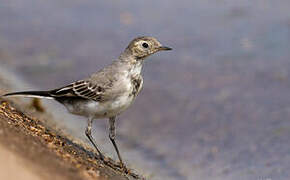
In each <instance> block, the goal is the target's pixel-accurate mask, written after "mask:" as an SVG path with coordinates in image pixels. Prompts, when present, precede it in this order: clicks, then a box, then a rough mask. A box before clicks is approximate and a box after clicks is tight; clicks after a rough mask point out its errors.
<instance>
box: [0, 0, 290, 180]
mask: <svg viewBox="0 0 290 180" xmlns="http://www.w3.org/2000/svg"><path fill="white" fill-rule="evenodd" d="M289 7H290V1H288V0H278V1H271V0H254V1H253V0H237V1H230V0H212V1H208V0H195V1H187V0H180V1H172V2H169V1H166V0H159V1H154V0H147V1H129V0H123V1H117V0H100V1H93V0H50V1H39V0H38V1H37V0H25V1H22V0H9V1H6V0H0V22H1V23H0V66H2V67H5V69H6V70H8V71H10V72H13V73H16V74H17V75H18V76H19V79H21V81H24V82H26V83H27V84H29V85H28V86H26V87H21V88H19V89H22V90H31V89H32V88H34V89H35V88H37V89H39V90H45V89H50V88H55V87H58V86H62V85H66V84H67V83H70V82H72V81H75V80H78V79H82V78H85V77H87V76H88V75H89V74H91V73H93V72H95V71H96V70H99V69H101V68H102V67H104V66H105V65H108V64H110V63H111V61H112V60H113V59H114V58H117V57H118V56H119V54H120V53H121V52H122V51H123V50H124V49H125V48H126V46H127V44H128V43H129V42H130V41H131V40H132V39H133V38H134V37H136V36H143V35H149V36H154V37H156V38H157V39H158V40H160V41H161V42H162V43H163V44H164V45H167V46H169V47H172V48H173V51H171V52H162V53H158V54H155V55H153V56H151V57H150V58H148V59H147V60H146V63H145V67H144V72H143V75H144V88H143V91H142V92H141V94H140V95H139V97H138V98H137V99H136V102H135V103H134V106H132V107H131V108H129V109H128V110H127V111H126V112H125V113H124V114H122V115H121V116H120V117H119V119H118V122H117V123H118V124H117V126H118V127H117V133H118V136H117V142H118V144H119V146H120V149H121V153H122V154H123V159H125V162H127V164H128V165H129V167H131V168H135V169H137V171H138V172H140V173H142V174H145V175H146V176H147V177H149V179H153V180H159V179H168V180H170V179H177V180H187V179H188V180H194V179H207V180H250V179H251V180H280V179H281V180H282V179H283V180H284V179H288V178H289V177H290V171H289V168H290V163H289V162H290V143H289V138H290V121H289V116H290V95H289V92H290V80H289V76H290V75H289V72H290V11H289ZM19 89H17V90H19ZM45 103H51V104H52V106H54V107H55V109H56V110H53V108H50V109H48V110H47V111H49V112H50V113H52V114H54V115H55V116H56V117H58V118H56V120H55V121H56V122H58V123H59V124H60V126H64V127H66V128H64V131H67V132H69V133H71V134H72V135H73V136H74V137H75V138H79V139H81V140H82V141H83V142H86V143H88V141H87V140H86V138H85V136H84V129H85V126H86V120H85V119H84V118H82V117H77V116H73V115H67V113H66V112H65V109H64V108H63V107H62V106H61V105H59V104H58V103H56V102H45ZM57 113H58V115H57ZM64 114H65V115H64ZM106 128H107V121H106V120H103V121H102V120H99V121H96V122H95V123H94V136H95V138H96V139H97V142H99V144H100V147H101V149H102V150H103V151H104V152H105V153H106V154H107V155H108V156H111V157H113V158H114V159H117V157H116V155H115V152H114V150H113V147H112V145H111V144H110V142H109V138H108V134H107V130H106Z"/></svg>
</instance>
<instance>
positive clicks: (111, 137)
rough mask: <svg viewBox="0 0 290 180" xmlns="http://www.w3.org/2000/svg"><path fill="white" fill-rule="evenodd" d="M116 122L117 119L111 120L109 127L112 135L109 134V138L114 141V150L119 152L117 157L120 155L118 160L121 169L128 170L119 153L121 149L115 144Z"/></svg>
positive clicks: (112, 118)
mask: <svg viewBox="0 0 290 180" xmlns="http://www.w3.org/2000/svg"><path fill="white" fill-rule="evenodd" d="M115 120H116V117H111V118H109V124H110V127H109V131H110V134H109V137H110V140H111V141H112V143H113V145H114V148H115V150H116V152H117V155H118V158H119V160H120V164H121V167H122V168H123V169H124V170H126V167H125V165H124V163H123V161H122V157H121V155H120V152H119V149H118V146H117V144H116V142H115V137H116V128H115Z"/></svg>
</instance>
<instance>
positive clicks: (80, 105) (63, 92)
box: [3, 36, 172, 169]
mask: <svg viewBox="0 0 290 180" xmlns="http://www.w3.org/2000/svg"><path fill="white" fill-rule="evenodd" d="M168 50H172V48H170V47H167V46H163V45H162V44H161V43H160V42H159V41H158V40H157V39H156V38H154V37H150V36H142V37H137V38H135V39H133V40H132V41H131V42H130V43H129V45H128V46H127V48H126V49H125V50H124V51H123V52H122V53H121V54H120V56H119V57H118V58H117V59H115V60H113V62H112V63H111V64H110V65H108V66H106V67H104V68H103V69H101V70H99V71H97V72H95V73H93V74H92V75H90V76H89V77H88V78H84V79H82V80H78V81H75V82H73V83H70V84H68V85H66V86H63V87H60V88H56V89H52V90H48V91H22V92H12V93H7V94H4V95H3V96H5V97H9V96H24V97H34V98H46V99H53V100H56V101H57V102H59V103H61V104H63V105H64V106H65V107H66V109H67V110H68V112H70V113H72V114H75V115H80V116H84V117H86V118H87V127H86V130H85V135H86V136H87V138H88V139H89V141H90V143H91V144H92V145H93V146H94V148H95V149H96V151H97V152H98V155H99V158H100V159H101V160H103V161H104V155H103V153H102V152H101V151H100V149H99V147H98V146H97V143H96V141H95V139H94V138H93V136H92V133H91V132H92V124H93V121H94V120H95V119H108V120H109V138H110V140H111V143H112V144H113V146H114V149H115V151H116V153H117V155H118V159H119V162H120V166H121V168H123V169H126V166H125V164H124V162H123V160H122V157H121V154H120V151H119V149H118V146H117V144H116V141H115V139H116V127H115V124H116V123H115V122H116V117H117V116H118V115H120V114H121V113H122V112H124V111H125V110H126V109H127V108H128V107H129V106H130V105H131V104H132V103H133V102H134V100H135V98H136V96H137V95H138V94H139V93H140V91H141V89H142V87H143V77H142V66H143V63H144V60H145V59H146V58H147V57H148V56H150V55H152V54H154V53H156V52H159V51H168Z"/></svg>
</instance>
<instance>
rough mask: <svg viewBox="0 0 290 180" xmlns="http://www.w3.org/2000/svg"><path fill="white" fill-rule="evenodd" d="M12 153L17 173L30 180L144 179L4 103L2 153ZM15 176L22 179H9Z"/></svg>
mask: <svg viewBox="0 0 290 180" xmlns="http://www.w3.org/2000/svg"><path fill="white" fill-rule="evenodd" d="M11 153H12V154H15V159H16V160H15V163H14V164H17V165H19V167H16V168H17V169H16V170H15V171H17V173H18V174H19V171H18V169H20V170H21V172H23V173H24V172H25V173H26V174H27V175H26V174H25V176H27V177H28V179H37V178H36V177H41V179H60V180H65V179H70V180H77V179H78V180H82V179H94V180H103V179H118V180H122V179H144V178H142V177H140V176H138V175H137V174H135V173H133V172H131V170H129V171H128V172H127V173H124V172H123V171H122V170H121V169H120V166H119V164H117V163H115V162H114V161H112V160H111V159H109V158H106V160H105V161H101V160H100V159H98V158H97V155H96V154H94V153H92V152H90V151H88V150H86V149H85V148H84V147H82V146H81V145H79V144H76V143H74V142H72V141H71V140H70V139H68V138H67V137H64V136H61V135H59V134H57V133H56V132H55V131H53V130H52V129H50V128H48V127H47V126H46V125H45V124H44V123H43V122H41V121H39V120H38V119H36V118H34V117H27V116H26V115H24V114H23V113H22V112H20V111H19V110H17V109H16V108H15V107H13V106H12V105H11V104H10V103H9V102H6V101H5V102H1V104H0V154H3V155H4V154H11ZM5 156H6V155H5ZM1 159H3V160H5V157H1V158H0V160H1ZM18 160H19V162H20V163H17V162H18ZM2 162H4V161H2ZM3 164H4V163H3ZM7 167H9V166H7ZM1 169H2V168H1ZM8 172H9V171H8ZM6 175H7V176H9V173H8V174H6ZM11 177H13V179H18V178H17V177H14V176H13V175H11V176H9V178H7V177H6V179H11ZM21 177H22V176H21ZM34 177H35V178H34Z"/></svg>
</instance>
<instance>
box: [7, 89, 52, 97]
mask: <svg viewBox="0 0 290 180" xmlns="http://www.w3.org/2000/svg"><path fill="white" fill-rule="evenodd" d="M3 96H6V97H7V96H29V97H38V98H53V97H52V96H51V95H50V93H49V91H23V92H13V93H7V94H4V95H3Z"/></svg>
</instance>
